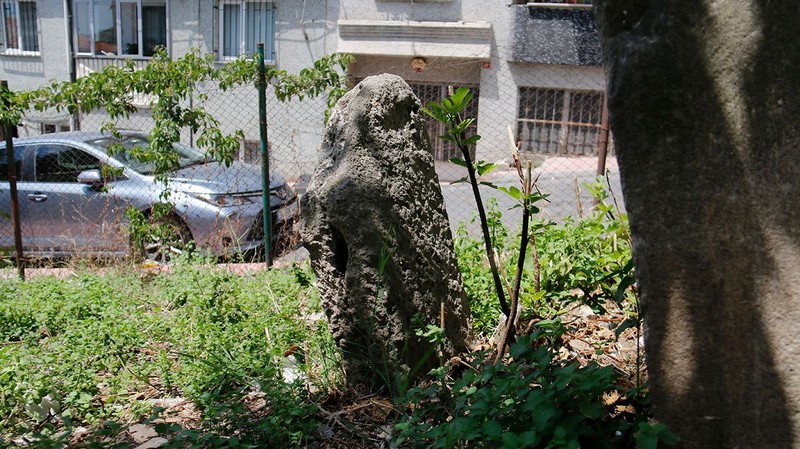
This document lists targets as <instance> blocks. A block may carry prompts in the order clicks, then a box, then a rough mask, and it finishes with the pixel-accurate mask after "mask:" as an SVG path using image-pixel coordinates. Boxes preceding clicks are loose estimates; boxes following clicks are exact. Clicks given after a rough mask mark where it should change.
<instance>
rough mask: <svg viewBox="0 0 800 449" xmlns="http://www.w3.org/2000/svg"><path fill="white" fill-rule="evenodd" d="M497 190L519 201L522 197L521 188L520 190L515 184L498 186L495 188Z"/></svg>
mask: <svg viewBox="0 0 800 449" xmlns="http://www.w3.org/2000/svg"><path fill="white" fill-rule="evenodd" d="M497 190H499V191H501V192H503V193H505V194H506V195H508V196H510V197H511V198H514V199H515V200H517V201H521V199H522V190H520V189H519V188H518V187H516V186H511V187H503V186H500V187H498V188H497Z"/></svg>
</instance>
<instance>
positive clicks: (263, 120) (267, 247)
mask: <svg viewBox="0 0 800 449" xmlns="http://www.w3.org/2000/svg"><path fill="white" fill-rule="evenodd" d="M256 59H257V62H258V79H257V82H256V85H257V86H258V128H259V131H260V134H261V197H262V200H263V204H264V206H263V212H264V252H265V254H266V258H267V267H271V266H272V211H271V210H270V184H271V183H270V179H269V151H268V148H269V145H267V69H266V67H265V65H264V44H263V43H259V44H256Z"/></svg>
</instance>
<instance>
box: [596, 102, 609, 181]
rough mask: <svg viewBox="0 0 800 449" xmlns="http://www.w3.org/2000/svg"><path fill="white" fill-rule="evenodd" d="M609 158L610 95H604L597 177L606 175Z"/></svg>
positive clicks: (598, 144)
mask: <svg viewBox="0 0 800 449" xmlns="http://www.w3.org/2000/svg"><path fill="white" fill-rule="evenodd" d="M607 157H608V95H603V112H602V115H601V117H600V136H599V138H598V142H597V172H596V173H597V176H604V175H605V174H606V158H607Z"/></svg>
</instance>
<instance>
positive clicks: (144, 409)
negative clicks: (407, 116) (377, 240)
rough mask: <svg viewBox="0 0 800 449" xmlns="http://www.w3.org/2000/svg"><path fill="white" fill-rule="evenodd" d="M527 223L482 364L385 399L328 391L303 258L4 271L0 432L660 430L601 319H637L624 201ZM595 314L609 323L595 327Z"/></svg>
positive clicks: (337, 443) (114, 442)
mask: <svg viewBox="0 0 800 449" xmlns="http://www.w3.org/2000/svg"><path fill="white" fill-rule="evenodd" d="M487 213H488V216H489V217H494V220H490V223H492V224H491V226H492V230H493V235H494V238H495V240H496V242H495V244H496V246H497V248H499V249H498V250H497V251H498V256H499V260H500V261H501V263H502V264H503V265H504V266H509V267H513V266H514V265H515V264H516V256H517V253H516V250H515V249H513V248H514V246H515V243H503V242H504V241H505V240H508V241H509V242H516V241H518V236H514V235H513V234H512V233H510V232H509V231H508V229H507V228H505V227H504V226H503V225H502V220H501V218H502V217H501V214H502V211H499V210H497V209H496V208H493V207H491V206H490V207H489V209H488V212H487ZM532 228H533V229H534V231H535V232H534V233H533V235H534V240H535V246H536V248H537V251H536V253H534V254H535V255H534V254H529V257H531V258H533V257H536V258H537V259H538V263H537V264H534V263H532V261H531V263H527V264H526V267H528V269H526V271H525V272H524V273H523V277H522V288H521V294H520V301H521V304H522V308H521V315H522V316H521V321H520V325H519V328H520V329H521V330H520V332H519V333H520V335H521V337H520V338H519V340H518V342H517V343H515V344H514V345H513V346H512V348H511V351H510V357H507V358H505V359H503V360H502V361H501V362H500V363H498V364H493V363H489V364H486V363H484V360H485V358H486V357H485V356H486V355H487V354H488V352H485V353H481V352H476V353H474V354H470V355H464V356H462V357H460V358H458V359H456V360H451V361H449V362H446V363H445V364H444V365H443V366H441V367H440V368H439V369H437V370H435V371H434V372H432V373H431V375H430V376H429V378H428V380H427V381H426V382H423V383H421V384H418V385H412V386H411V388H410V389H408V390H406V391H404V392H397V396H396V397H395V398H393V399H392V401H391V402H390V401H387V400H385V399H380V398H378V397H375V396H363V397H362V396H354V393H353V392H347V391H343V390H342V388H341V385H342V384H341V383H339V379H340V372H339V366H338V364H337V352H336V350H335V348H334V345H333V343H332V341H331V338H330V335H329V333H328V331H327V328H326V325H325V320H324V318H323V315H322V313H321V308H320V305H319V297H318V293H317V291H316V289H315V287H314V284H313V282H314V276H313V273H312V272H311V271H310V270H309V269H308V268H307V267H294V268H282V269H275V270H272V271H269V272H258V273H256V274H251V275H244V276H240V275H234V274H231V273H229V272H227V271H225V270H223V269H221V268H210V267H209V266H207V265H202V264H200V265H198V264H193V263H188V262H184V263H180V264H176V265H174V266H173V267H172V269H171V272H169V273H166V272H161V271H158V272H154V271H149V270H146V269H141V268H139V267H134V268H133V269H130V268H127V269H113V268H112V269H110V271H106V272H103V273H97V272H93V271H89V270H84V271H80V270H79V271H78V272H76V274H73V275H72V276H70V277H69V278H67V279H56V278H34V279H31V280H28V281H25V282H22V281H19V280H14V279H5V280H2V281H0V438H2V440H0V441H2V442H3V443H0V446H2V445H4V444H6V445H23V444H24V445H26V446H28V447H64V446H70V447H134V446H135V445H136V444H134V443H135V439H134V438H133V433H132V432H131V428H132V425H134V424H141V423H144V424H146V425H147V426H148V428H150V429H152V431H153V432H154V433H155V434H157V435H158V436H159V437H163V438H165V440H164V441H163V443H164V444H165V445H166V446H164V447H238V446H245V447H247V446H249V447H308V446H310V445H312V446H314V445H315V447H379V446H380V445H381V444H384V445H386V444H389V443H390V442H391V444H393V445H396V446H397V447H409V448H410V447H445V448H450V447H453V448H456V447H505V448H512V447H534V448H535V447H559V448H569V447H578V446H580V447H635V445H636V444H638V445H639V447H656V446H657V445H658V444H659V443H663V442H667V441H670V435H669V433H667V432H666V431H665V430H664V429H663V428H662V427H660V426H659V425H658V424H651V423H649V422H648V420H647V401H646V395H645V394H643V391H644V389H643V388H642V385H643V379H640V378H639V377H638V376H639V373H640V372H641V371H643V370H642V366H641V363H637V362H640V361H639V360H638V359H637V357H636V354H638V351H634V352H630V351H629V352H627V353H623V352H622V351H617V350H616V349H615V347H616V346H615V345H616V344H617V337H618V335H617V334H615V331H617V332H618V333H620V334H622V337H624V338H627V341H629V342H631V341H636V337H637V335H636V332H637V330H638V326H635V325H634V326H632V327H630V328H628V329H622V327H623V325H624V326H628V320H629V319H636V318H638V311H637V307H636V296H635V294H634V290H633V288H632V287H631V284H630V280H629V276H630V275H631V274H632V273H630V269H631V267H630V266H629V263H628V262H629V260H630V247H629V244H628V243H627V240H626V239H625V229H626V227H625V222H624V216H623V217H620V216H619V214H617V213H616V210H615V209H614V208H613V207H612V206H610V205H606V204H605V202H601V204H600V208H599V210H598V212H597V213H595V214H592V215H590V216H588V217H585V218H583V219H580V220H576V221H567V222H566V223H564V224H559V225H556V224H549V223H543V222H536V223H533V226H532ZM506 247H507V248H510V249H509V250H507V251H506V250H504V248H506ZM456 251H457V255H458V258H459V264H460V266H461V270H462V273H463V276H464V282H465V285H466V289H467V292H468V294H469V296H470V299H471V301H472V304H473V307H472V311H473V321H474V323H475V329H476V334H477V336H478V337H479V339H483V340H488V339H489V338H490V337H491V334H492V332H493V331H494V329H495V328H496V326H497V324H498V322H499V320H500V315H499V308H498V306H497V301H496V299H495V298H492V297H491V294H492V293H493V292H494V285H493V282H492V274H491V272H490V267H489V266H488V263H487V261H486V260H485V259H484V258H482V257H481V255H482V253H483V251H484V247H483V241H481V240H478V239H475V238H472V237H470V236H469V235H467V234H466V233H465V232H461V233H459V235H458V238H457V239H456ZM201 262H203V261H201ZM537 266H538V268H534V267H537ZM106 270H109V269H108V268H106ZM537 273H538V274H537ZM537 278H538V279H539V280H538V281H537V280H536V279H537ZM536 283H538V284H539V288H538V289H536V288H534V284H536ZM579 307H590V308H593V309H594V310H593V311H592V314H593V315H592V317H591V318H589V324H587V322H586V319H585V317H584V318H583V319H584V321H583V322H581V321H580V319H579V318H578V317H577V316H576V315H575V314H574V313H572V311H574V310H575V309H576V308H579ZM604 312H605V313H604ZM604 317H605V318H604ZM609 317H610V318H609ZM604 319H607V320H609V321H608V324H609V326H607V327H602V326H601V327H598V326H599V325H600V324H602V323H603V321H602V320H604ZM591 326H595V328H594V330H593V331H590V330H587V329H589V327H591ZM598 329H599V331H602V332H604V334H603V336H602V338H596V337H595V336H593V334H597V332H595V331H598ZM430 335H431V338H435V335H436V333H435V332H432V333H430ZM582 340H584V341H588V342H589V343H588V344H586V345H584V346H586V347H582V346H580V345H578V344H577V343H581V341H582ZM485 348H486V349H489V348H488V347H485ZM480 349H481V348H476V350H478V351H480ZM286 378H289V380H291V379H292V378H295V379H297V380H295V381H293V382H292V381H287V379H286ZM176 401H177V403H179V404H182V405H180V406H179V407H175V406H174V404H176Z"/></svg>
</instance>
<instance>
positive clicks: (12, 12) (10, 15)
mask: <svg viewBox="0 0 800 449" xmlns="http://www.w3.org/2000/svg"><path fill="white" fill-rule="evenodd" d="M3 29H4V30H5V36H3V37H4V38H5V42H6V48H7V49H17V50H18V49H19V35H18V34H17V5H16V3H14V2H11V1H5V2H3Z"/></svg>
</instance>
